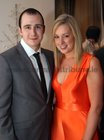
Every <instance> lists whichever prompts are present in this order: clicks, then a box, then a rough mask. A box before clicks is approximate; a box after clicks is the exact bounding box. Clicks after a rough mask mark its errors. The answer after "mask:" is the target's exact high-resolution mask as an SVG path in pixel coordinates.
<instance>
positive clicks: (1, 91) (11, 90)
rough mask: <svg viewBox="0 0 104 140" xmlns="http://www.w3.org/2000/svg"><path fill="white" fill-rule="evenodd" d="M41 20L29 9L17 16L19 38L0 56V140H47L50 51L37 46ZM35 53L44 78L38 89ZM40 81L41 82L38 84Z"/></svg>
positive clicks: (50, 110)
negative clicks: (44, 89)
mask: <svg viewBox="0 0 104 140" xmlns="http://www.w3.org/2000/svg"><path fill="white" fill-rule="evenodd" d="M44 31H45V25H44V19H43V17H42V15H41V13H40V12H39V11H37V10H36V9H33V8H28V9H26V10H24V11H23V12H22V13H21V15H20V17H19V33H20V35H21V37H22V38H21V41H20V42H19V43H18V44H17V45H16V46H15V47H13V48H11V49H10V50H8V51H6V52H4V53H2V54H1V55H0V140H49V137H50V127H51V118H52V100H53V92H52V88H51V80H52V76H53V71H54V57H53V52H52V51H49V50H46V49H43V48H41V41H42V39H43V35H44ZM37 52H39V57H40V58H41V63H42V66H43V69H44V75H45V81H46V90H47V91H46V92H47V93H45V94H46V95H45V96H46V97H45V96H44V94H43V93H44V91H43V89H42V84H44V83H42V81H41V78H43V77H41V74H40V69H39V65H38V63H37V60H36V58H35V57H34V54H35V53H37ZM41 83H42V84H41Z"/></svg>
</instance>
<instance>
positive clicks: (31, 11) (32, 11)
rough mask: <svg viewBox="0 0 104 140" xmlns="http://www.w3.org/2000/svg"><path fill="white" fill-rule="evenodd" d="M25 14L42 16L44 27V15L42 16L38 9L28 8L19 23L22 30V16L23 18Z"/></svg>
mask: <svg viewBox="0 0 104 140" xmlns="http://www.w3.org/2000/svg"><path fill="white" fill-rule="evenodd" d="M24 13H27V14H29V15H37V14H39V15H40V16H41V19H42V22H43V25H44V18H43V16H42V14H41V13H40V12H39V11H38V10H36V9H34V8H28V9H25V10H24V11H23V12H22V13H21V14H20V17H19V23H18V24H19V27H20V28H21V19H22V16H23V14H24Z"/></svg>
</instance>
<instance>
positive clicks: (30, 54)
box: [20, 38, 41, 57]
mask: <svg viewBox="0 0 104 140" xmlns="http://www.w3.org/2000/svg"><path fill="white" fill-rule="evenodd" d="M20 43H21V45H22V47H23V48H24V50H25V52H26V53H27V55H28V56H29V57H30V56H32V55H33V54H34V53H37V52H40V53H41V48H39V50H38V51H37V52H36V51H35V50H33V49H32V48H31V47H30V46H29V45H27V44H26V43H25V41H24V40H23V38H22V39H21V41H20Z"/></svg>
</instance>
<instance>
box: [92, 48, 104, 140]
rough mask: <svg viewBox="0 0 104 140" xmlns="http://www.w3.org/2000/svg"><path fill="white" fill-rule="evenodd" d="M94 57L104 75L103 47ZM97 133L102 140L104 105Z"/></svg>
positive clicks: (95, 52) (103, 133)
mask: <svg viewBox="0 0 104 140" xmlns="http://www.w3.org/2000/svg"><path fill="white" fill-rule="evenodd" d="M94 55H95V56H96V57H97V58H98V59H99V61H100V63H101V67H102V71H103V74H104V47H102V48H100V49H98V50H96V51H94ZM103 101H104V95H103ZM99 133H100V140H104V105H103V109H102V112H101V121H100V124H99Z"/></svg>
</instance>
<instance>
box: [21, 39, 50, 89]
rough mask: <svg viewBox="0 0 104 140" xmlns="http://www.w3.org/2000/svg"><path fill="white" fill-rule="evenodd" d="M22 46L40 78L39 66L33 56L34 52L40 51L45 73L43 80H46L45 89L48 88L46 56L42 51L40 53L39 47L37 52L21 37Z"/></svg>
mask: <svg viewBox="0 0 104 140" xmlns="http://www.w3.org/2000/svg"><path fill="white" fill-rule="evenodd" d="M20 43H21V45H22V47H23V48H24V50H25V52H26V54H27V55H28V57H29V58H30V60H31V61H32V64H33V66H34V68H35V70H36V72H37V74H38V76H39V78H40V73H39V68H38V64H37V61H36V58H35V57H34V56H33V54H34V53H37V52H39V53H40V59H41V62H42V66H43V69H44V75H45V80H46V86H47V91H48V90H49V84H50V74H49V69H48V65H47V60H46V57H45V55H44V54H43V53H41V49H39V50H38V51H37V52H36V51H34V50H33V49H32V48H31V47H29V46H28V45H27V44H26V43H25V42H24V40H23V39H21V41H20Z"/></svg>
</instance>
